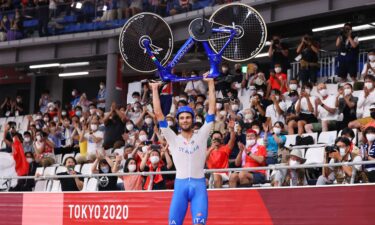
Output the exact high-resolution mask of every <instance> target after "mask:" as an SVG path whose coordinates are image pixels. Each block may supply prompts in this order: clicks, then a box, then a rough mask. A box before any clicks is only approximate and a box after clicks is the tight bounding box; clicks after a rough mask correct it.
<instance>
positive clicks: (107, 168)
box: [101, 166, 109, 173]
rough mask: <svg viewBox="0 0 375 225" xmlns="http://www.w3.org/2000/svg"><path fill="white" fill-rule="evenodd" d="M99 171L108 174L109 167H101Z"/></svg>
mask: <svg viewBox="0 0 375 225" xmlns="http://www.w3.org/2000/svg"><path fill="white" fill-rule="evenodd" d="M101 170H102V172H103V173H108V172H109V167H108V166H105V167H102V168H101Z"/></svg>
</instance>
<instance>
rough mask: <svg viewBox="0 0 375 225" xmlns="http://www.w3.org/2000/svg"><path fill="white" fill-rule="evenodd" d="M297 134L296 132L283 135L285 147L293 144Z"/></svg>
mask: <svg viewBox="0 0 375 225" xmlns="http://www.w3.org/2000/svg"><path fill="white" fill-rule="evenodd" d="M297 136H298V134H291V135H285V137H286V141H285V147H289V146H290V145H295V144H296V137H297Z"/></svg>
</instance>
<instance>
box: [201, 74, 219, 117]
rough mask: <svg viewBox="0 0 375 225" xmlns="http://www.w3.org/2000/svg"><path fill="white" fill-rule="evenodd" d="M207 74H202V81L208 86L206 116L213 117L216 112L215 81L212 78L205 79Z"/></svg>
mask: <svg viewBox="0 0 375 225" xmlns="http://www.w3.org/2000/svg"><path fill="white" fill-rule="evenodd" d="M208 74H209V73H208V72H207V73H205V74H203V77H204V81H206V82H207V85H208V115H214V114H215V110H216V96H215V81H214V79H213V78H207V76H208Z"/></svg>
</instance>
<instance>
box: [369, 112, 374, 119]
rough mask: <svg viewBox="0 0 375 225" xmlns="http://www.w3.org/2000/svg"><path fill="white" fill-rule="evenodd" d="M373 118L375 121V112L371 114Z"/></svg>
mask: <svg viewBox="0 0 375 225" xmlns="http://www.w3.org/2000/svg"><path fill="white" fill-rule="evenodd" d="M370 116H371V118H373V119H374V120H375V111H374V112H371V113H370Z"/></svg>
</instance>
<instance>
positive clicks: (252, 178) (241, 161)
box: [229, 129, 267, 188]
mask: <svg viewBox="0 0 375 225" xmlns="http://www.w3.org/2000/svg"><path fill="white" fill-rule="evenodd" d="M257 136H258V135H257V134H256V131H254V130H251V129H248V130H247V131H246V147H245V145H244V144H242V143H240V142H239V143H238V146H239V148H240V152H239V153H238V155H237V158H236V161H235V165H236V166H237V167H240V166H241V167H242V168H248V167H260V166H265V164H266V163H265V159H266V156H267V152H266V148H265V147H264V146H262V145H259V144H258V143H257ZM265 174H266V171H265V170H256V171H251V172H249V171H241V172H239V173H238V172H234V173H232V174H231V175H230V177H229V187H231V188H235V187H237V185H238V184H240V186H249V185H250V186H251V185H253V184H259V183H263V182H264V180H265Z"/></svg>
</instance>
